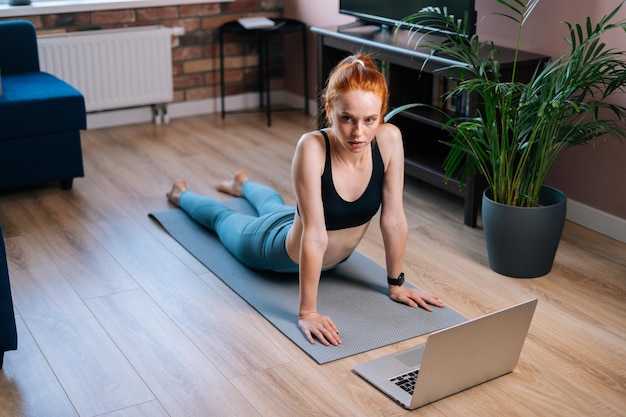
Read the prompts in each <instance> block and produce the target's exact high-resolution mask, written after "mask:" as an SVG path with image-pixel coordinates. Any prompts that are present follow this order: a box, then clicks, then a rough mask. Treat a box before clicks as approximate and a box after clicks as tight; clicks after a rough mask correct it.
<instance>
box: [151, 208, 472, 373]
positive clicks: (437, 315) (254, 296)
mask: <svg viewBox="0 0 626 417" xmlns="http://www.w3.org/2000/svg"><path fill="white" fill-rule="evenodd" d="M225 203H226V204H227V205H229V206H230V207H231V208H233V209H235V210H238V211H243V212H248V213H254V209H253V208H252V207H251V206H250V205H249V204H248V202H247V201H246V200H244V199H241V198H231V199H228V200H225ZM150 217H152V218H154V219H155V220H157V221H158V222H159V223H160V224H161V226H162V227H163V228H164V229H165V230H166V231H167V232H168V233H169V234H170V235H171V236H172V237H173V238H174V239H176V240H177V241H178V242H179V243H180V244H181V245H182V246H183V247H184V248H185V249H187V250H188V251H189V252H190V253H191V254H192V255H194V256H195V257H196V258H197V259H198V260H199V261H200V262H201V263H202V264H204V265H205V266H206V267H207V268H209V269H210V270H211V271H212V272H213V273H214V274H215V275H217V276H218V277H219V278H220V279H221V280H222V281H223V282H224V283H225V284H226V285H228V286H229V287H230V288H231V289H232V290H233V291H235V292H236V293H237V294H238V295H239V296H240V297H242V298H243V299H244V300H246V301H247V302H248V304H250V305H251V306H252V307H253V308H255V309H256V310H257V311H258V312H259V313H261V315H263V317H265V318H266V319H267V320H269V321H270V323H272V324H273V325H274V326H276V328H278V329H279V330H280V331H281V332H282V333H283V334H284V335H285V336H287V337H288V338H289V339H290V340H291V341H292V342H293V343H295V344H296V345H297V346H299V347H300V348H301V349H302V350H303V351H304V352H306V353H307V354H308V355H309V356H310V357H311V358H312V359H314V360H315V361H316V362H317V363H319V364H323V363H328V362H332V361H335V360H338V359H342V358H345V357H348V356H352V355H356V354H358V353H362V352H366V351H369V350H372V349H376V348H379V347H382V346H386V345H389V344H392V343H396V342H400V341H403V340H407V339H411V338H413V337H417V336H421V335H423V334H427V333H432V332H434V331H436V330H440V329H443V328H446V327H450V326H453V325H455V324H458V323H461V322H464V321H466V319H465V318H464V317H463V316H461V315H460V314H459V313H457V312H455V311H454V310H452V309H450V308H448V307H444V308H437V307H434V311H433V312H432V313H430V312H427V311H425V310H423V309H421V308H417V309H416V308H410V307H408V306H405V305H404V304H399V303H396V302H394V301H392V300H391V299H390V298H389V295H388V289H387V282H386V271H385V269H383V268H382V267H381V266H379V265H378V264H376V263H374V262H372V261H371V260H369V259H368V258H366V257H365V256H363V255H362V254H360V253H358V252H355V253H354V254H353V255H352V256H350V258H348V260H347V261H345V262H344V263H342V264H341V265H339V266H338V267H337V268H334V269H333V270H331V271H327V272H324V273H323V274H322V277H321V279H320V286H319V295H318V311H319V312H320V314H326V315H329V316H330V317H331V318H332V319H333V321H334V322H335V324H336V325H337V327H338V328H339V331H340V332H341V340H342V342H343V343H342V344H341V345H339V346H328V347H326V346H323V345H322V344H321V343H319V342H317V341H316V343H315V344H314V345H311V344H310V343H309V341H308V340H306V338H305V336H304V334H303V333H302V332H301V331H300V328H299V327H298V323H297V317H298V299H299V288H298V276H297V274H281V273H275V272H268V271H256V270H253V269H250V268H248V267H246V266H244V265H243V264H241V263H240V262H239V261H238V260H237V259H235V258H234V257H233V256H232V255H231V254H230V253H229V252H228V251H226V249H224V247H223V246H222V244H221V243H220V241H219V239H218V238H217V236H216V235H215V234H214V233H212V232H210V231H209V230H208V229H205V228H204V227H203V226H201V225H199V224H198V223H197V222H195V221H194V220H193V219H191V218H190V217H189V216H187V215H186V214H185V213H184V212H183V211H182V210H180V209H171V210H165V211H160V212H155V213H150Z"/></svg>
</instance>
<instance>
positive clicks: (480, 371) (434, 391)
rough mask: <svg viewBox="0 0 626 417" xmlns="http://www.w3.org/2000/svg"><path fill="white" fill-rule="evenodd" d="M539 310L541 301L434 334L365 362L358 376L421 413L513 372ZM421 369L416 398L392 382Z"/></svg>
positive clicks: (518, 306) (497, 312)
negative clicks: (401, 349)
mask: <svg viewBox="0 0 626 417" xmlns="http://www.w3.org/2000/svg"><path fill="white" fill-rule="evenodd" d="M536 306H537V299H533V300H529V301H527V302H524V303H521V304H518V305H515V306H512V307H508V308H505V309H502V310H499V311H496V312H493V313H490V314H487V315H485V316H482V317H479V318H476V319H472V320H469V321H466V322H464V323H461V324H458V325H456V326H452V327H449V328H446V329H443V330H440V331H437V332H434V333H432V334H430V335H429V336H428V339H427V341H426V343H423V344H421V345H418V346H414V347H412V348H409V349H407V350H403V351H399V352H395V353H392V354H390V355H386V356H383V357H380V358H377V359H374V360H371V361H368V362H364V363H362V364H359V365H357V366H355V368H354V371H355V372H356V373H357V374H359V375H360V376H361V377H363V378H364V379H366V380H367V381H369V382H370V383H372V384H373V385H375V386H376V387H377V388H379V389H381V390H382V391H383V392H385V393H386V394H387V395H389V396H390V397H391V398H392V399H394V400H395V401H397V402H398V403H400V404H401V405H403V406H404V407H406V408H409V409H414V408H417V407H421V406H423V405H426V404H429V403H431V402H434V401H437V400H439V399H441V398H444V397H447V396H449V395H452V394H455V393H457V392H459V391H463V390H465V389H467V388H470V387H473V386H475V385H478V384H480V383H483V382H486V381H488V380H490V379H493V378H497V377H499V376H501V375H504V374H506V373H509V372H511V371H512V370H513V369H514V368H515V366H516V364H517V361H518V359H519V356H520V353H521V350H522V347H523V345H524V340H525V339H526V335H527V334H528V329H529V327H530V322H531V320H532V317H533V314H534V312H535V308H536ZM411 360H414V361H415V362H414V363H412V364H411V363H407V362H409V361H411ZM417 368H419V369H420V371H419V376H418V378H417V382H416V385H415V389H414V394H413V395H412V396H411V395H409V394H407V393H406V392H404V391H403V390H402V389H401V388H399V387H397V386H395V384H393V383H391V382H390V381H389V378H392V377H394V376H397V375H399V374H400V373H403V372H406V371H408V370H412V369H417Z"/></svg>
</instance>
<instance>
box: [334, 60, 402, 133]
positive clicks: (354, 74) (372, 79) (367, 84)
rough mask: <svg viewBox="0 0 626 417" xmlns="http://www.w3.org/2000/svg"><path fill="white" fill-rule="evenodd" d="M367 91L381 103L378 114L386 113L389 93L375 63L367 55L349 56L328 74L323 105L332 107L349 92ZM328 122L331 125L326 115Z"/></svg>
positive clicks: (385, 81)
mask: <svg viewBox="0 0 626 417" xmlns="http://www.w3.org/2000/svg"><path fill="white" fill-rule="evenodd" d="M358 90H360V91H367V92H369V93H372V94H374V95H376V96H378V97H380V99H381V101H382V106H381V109H380V114H381V115H382V116H384V115H385V114H386V113H387V105H388V104H387V102H388V99H389V91H388V89H387V80H385V76H384V75H383V74H382V73H381V72H380V71H379V70H378V67H377V65H376V61H374V60H373V59H372V58H371V57H369V56H367V55H362V54H357V55H350V56H348V57H346V58H344V59H343V60H341V62H339V64H337V66H336V67H335V68H333V70H332V71H331V72H330V75H329V76H328V81H327V82H326V88H325V89H324V93H323V96H322V97H323V100H324V105H325V106H326V105H329V106H331V107H332V106H333V104H334V103H335V101H336V100H337V98H338V97H339V96H341V95H343V94H345V93H348V92H350V91H358ZM326 117H327V118H328V122H329V123H330V124H332V120H331V118H330V117H331V116H330V115H328V114H327V115H326Z"/></svg>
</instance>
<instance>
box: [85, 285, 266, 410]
mask: <svg viewBox="0 0 626 417" xmlns="http://www.w3.org/2000/svg"><path fill="white" fill-rule="evenodd" d="M88 304H89V307H90V308H91V310H92V311H93V312H94V314H95V316H96V317H97V318H98V319H99V321H100V323H102V325H103V326H104V328H105V329H106V331H107V332H108V333H109V334H110V335H111V337H112V339H113V340H114V341H115V343H116V344H117V346H119V347H120V349H121V350H122V351H123V352H124V355H125V356H126V357H127V358H128V360H129V361H130V362H131V364H132V365H133V367H134V368H135V369H136V370H137V371H138V372H139V373H140V374H141V375H142V378H143V380H144V381H145V382H146V384H147V385H148V386H149V387H150V390H151V391H152V392H153V393H154V394H155V395H156V396H157V398H159V402H160V403H161V404H162V405H163V407H164V408H165V410H166V411H167V413H168V414H169V415H172V416H181V417H183V416H190V417H195V416H201V415H216V416H217V415H219V416H233V417H235V416H255V415H257V414H256V412H255V410H254V408H253V407H252V406H251V405H250V403H249V402H248V401H247V400H246V399H245V398H244V397H243V396H241V394H240V393H239V392H238V391H237V390H235V389H234V388H233V386H232V385H231V384H230V383H229V382H228V380H227V379H226V378H225V377H224V375H222V374H221V373H220V372H219V371H218V370H217V368H215V366H213V364H212V363H211V362H210V361H209V359H208V358H207V357H206V356H205V355H204V354H203V353H202V352H201V351H200V349H198V347H197V346H196V345H195V344H194V343H193V342H192V341H191V340H190V339H188V338H187V336H186V335H185V334H184V333H183V332H182V331H181V329H180V328H179V327H178V326H177V325H176V324H175V323H174V322H173V321H172V320H171V319H170V318H169V317H168V316H167V315H166V314H165V313H164V312H163V311H162V310H161V309H160V307H159V306H158V305H157V304H156V303H155V302H154V301H153V300H151V299H150V298H149V297H148V296H147V295H146V294H145V293H144V292H143V291H141V290H134V291H127V292H124V293H119V294H115V295H111V296H107V297H100V298H95V299H92V300H89V302H88ZM120 322H123V323H124V325H123V326H120V325H119V323H120Z"/></svg>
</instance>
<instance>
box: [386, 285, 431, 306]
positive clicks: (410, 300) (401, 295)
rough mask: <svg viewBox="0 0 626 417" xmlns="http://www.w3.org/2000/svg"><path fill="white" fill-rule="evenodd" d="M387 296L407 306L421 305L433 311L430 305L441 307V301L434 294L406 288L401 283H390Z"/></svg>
mask: <svg viewBox="0 0 626 417" xmlns="http://www.w3.org/2000/svg"><path fill="white" fill-rule="evenodd" d="M389 296H390V297H391V299H392V300H394V301H396V302H398V303H403V304H406V305H408V306H409V307H414V308H415V307H418V306H419V307H422V308H423V309H424V310H426V311H433V309H432V308H430V305H434V306H436V307H443V301H441V300H440V299H439V297H436V296H434V295H431V294H428V293H427V292H424V291H421V290H418V289H416V288H408V287H405V286H403V285H399V286H398V285H390V286H389Z"/></svg>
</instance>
